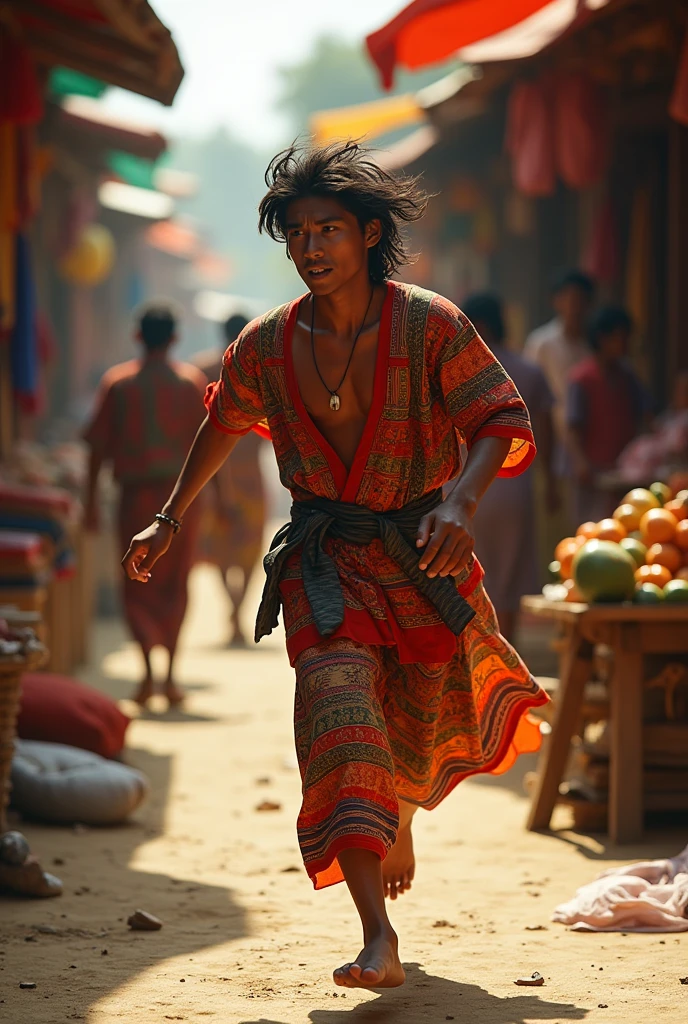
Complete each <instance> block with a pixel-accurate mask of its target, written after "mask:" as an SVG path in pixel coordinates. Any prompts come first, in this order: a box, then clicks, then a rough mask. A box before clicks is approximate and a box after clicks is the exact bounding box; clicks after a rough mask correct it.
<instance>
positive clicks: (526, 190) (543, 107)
mask: <svg viewBox="0 0 688 1024" xmlns="http://www.w3.org/2000/svg"><path fill="white" fill-rule="evenodd" d="M506 150H507V152H508V153H509V155H510V156H511V166H512V174H513V179H514V184H515V186H516V188H517V189H518V190H519V192H522V193H523V195H526V196H551V195H552V193H553V192H554V189H555V186H556V172H555V165H554V132H553V128H552V116H551V110H550V100H549V96H548V90H547V88H546V87H545V85H544V84H543V82H542V81H538V82H516V84H515V85H514V87H513V88H512V90H511V93H510V95H509V105H508V109H507V124H506Z"/></svg>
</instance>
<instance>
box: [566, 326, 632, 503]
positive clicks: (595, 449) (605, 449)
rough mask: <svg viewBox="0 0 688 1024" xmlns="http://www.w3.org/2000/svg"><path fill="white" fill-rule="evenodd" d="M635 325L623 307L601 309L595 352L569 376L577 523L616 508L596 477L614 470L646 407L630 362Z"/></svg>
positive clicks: (568, 420)
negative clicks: (628, 356) (630, 345)
mask: <svg viewBox="0 0 688 1024" xmlns="http://www.w3.org/2000/svg"><path fill="white" fill-rule="evenodd" d="M632 328H633V322H632V320H631V317H630V315H629V314H628V313H627V312H626V310H625V309H623V308H622V307H621V306H605V307H604V308H602V309H600V310H599V311H598V312H597V313H596V314H595V316H594V317H593V319H592V321H591V324H590V331H589V341H590V348H591V350H592V355H590V356H589V357H588V358H587V359H585V360H584V361H583V362H582V363H580V365H579V366H577V367H576V368H575V369H574V370H572V371H571V374H570V377H569V386H568V395H567V408H566V423H567V429H568V444H569V451H570V453H571V457H572V462H573V475H574V512H575V516H576V522H577V523H583V522H588V521H589V520H592V521H593V522H597V521H599V520H600V519H604V518H605V517H606V516H610V515H611V514H612V512H613V511H614V508H615V507H616V504H617V502H616V498H615V494H614V493H612V492H609V491H605V490H603V489H602V488H601V487H600V486H599V482H598V480H597V477H598V475H599V474H600V473H603V472H605V471H609V470H611V469H614V467H615V466H616V463H617V460H618V458H619V456H620V455H621V453H622V452H623V450H624V448H625V447H626V445H628V444H629V442H630V441H632V440H633V438H634V437H636V436H637V434H638V433H639V431H640V429H641V427H642V425H643V422H644V419H645V416H646V414H647V411H648V405H649V403H648V400H647V396H646V393H645V389H644V388H643V385H642V384H641V383H640V381H639V379H638V377H637V376H636V375H635V373H634V372H633V370H632V369H631V368H630V366H629V365H628V363H627V362H626V354H627V351H628V343H629V341H630V337H631V331H632Z"/></svg>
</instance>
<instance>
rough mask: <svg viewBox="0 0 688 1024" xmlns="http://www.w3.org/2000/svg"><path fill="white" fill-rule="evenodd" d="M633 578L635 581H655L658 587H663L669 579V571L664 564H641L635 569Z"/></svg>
mask: <svg viewBox="0 0 688 1024" xmlns="http://www.w3.org/2000/svg"><path fill="white" fill-rule="evenodd" d="M635 579H636V582H637V583H656V584H657V586H658V587H665V586H666V584H667V583H668V582H669V580H670V579H671V573H670V572H669V570H668V569H667V567H666V565H658V564H657V563H655V564H654V565H641V566H640V568H639V569H637V570H636V574H635Z"/></svg>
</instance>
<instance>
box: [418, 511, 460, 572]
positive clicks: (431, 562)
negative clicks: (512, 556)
mask: <svg viewBox="0 0 688 1024" xmlns="http://www.w3.org/2000/svg"><path fill="white" fill-rule="evenodd" d="M473 544H474V535H473V524H472V522H471V516H470V514H469V513H468V511H467V510H466V509H465V508H463V507H462V506H459V505H456V504H454V503H450V502H449V501H443V502H442V504H441V505H438V506H437V508H435V509H433V511H432V512H429V513H428V514H427V515H426V516H423V518H422V519H421V521H420V526H419V528H418V540H417V541H416V546H417V547H419V548H424V549H425V550H424V551H423V553H422V554H421V556H420V568H421V569H423V570H427V573H428V576H430V577H431V578H432V577H434V576H458V575H459V573H460V572H461V571H462V570H463V569H465V567H466V566H467V565H468V562H469V560H470V557H471V555H472V554H473Z"/></svg>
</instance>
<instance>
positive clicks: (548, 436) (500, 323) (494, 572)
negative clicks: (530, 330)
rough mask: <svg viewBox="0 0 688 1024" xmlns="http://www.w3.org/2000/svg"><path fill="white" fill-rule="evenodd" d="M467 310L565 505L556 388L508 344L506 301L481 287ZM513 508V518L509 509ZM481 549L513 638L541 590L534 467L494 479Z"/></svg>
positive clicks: (550, 488)
mask: <svg viewBox="0 0 688 1024" xmlns="http://www.w3.org/2000/svg"><path fill="white" fill-rule="evenodd" d="M462 309H463V312H464V314H465V315H466V316H467V317H468V319H469V320H470V321H471V323H472V324H473V326H474V327H475V329H476V331H477V332H478V334H479V335H480V336H481V338H482V339H483V341H484V342H485V344H486V345H488V347H489V348H490V349H491V350H492V353H493V355H494V356H495V357H496V358H497V359H498V360H499V362H500V363H501V364H502V366H503V367H504V369H505V370H506V372H507V373H508V374H509V376H510V377H511V379H512V380H513V382H514V384H515V385H516V387H517V388H518V391H519V394H520V395H521V398H522V399H523V401H524V402H525V403H526V406H527V407H528V411H529V413H530V418H531V421H532V424H533V430H534V433H535V440H536V442H537V446H538V452H539V454H540V458H541V461H542V464H543V467H544V471H545V480H546V500H547V508H548V511H550V512H551V511H556V509H557V508H558V506H559V491H558V486H557V480H556V476H555V473H554V464H553V457H552V456H553V451H554V446H553V443H552V440H553V426H552V404H553V400H552V393H551V391H550V389H549V386H548V384H547V381H546V379H545V375H544V374H543V372H542V370H540V368H539V367H538V366H535V365H533V364H532V363H529V362H528V361H527V360H526V359H524V358H523V356H522V355H519V354H518V353H517V352H512V351H511V350H510V349H508V348H507V347H506V345H505V344H504V339H505V333H506V332H505V328H504V314H503V311H502V303H501V301H500V299H499V298H498V297H497V296H496V295H492V294H490V293H489V292H480V293H475V294H474V295H470V296H469V297H468V298H467V299H465V301H464V302H463V304H462ZM505 509H508V510H509V518H508V522H507V523H505V521H504V510H505ZM473 528H474V531H475V553H476V555H477V556H478V559H479V561H480V564H481V565H482V567H483V569H484V570H485V589H486V590H487V592H488V594H489V595H490V597H491V598H492V603H493V604H494V606H495V610H496V612H497V619H498V621H499V628H500V630H501V633H502V636H504V637H506V639H507V640H509V642H510V643H511V642H513V639H514V633H515V628H516V621H517V617H518V610H519V607H520V603H521V598H522V597H523V596H524V594H535V593H537V592H538V590H539V586H538V571H537V568H538V566H537V546H536V537H535V500H534V494H533V471H532V469H527V470H526V471H525V473H521V474H520V475H519V476H517V477H513V478H511V479H509V478H498V479H496V480H494V481H493V482H492V483H491V484H490V487H489V488H488V490H487V492H486V493H485V495H484V496H483V498H482V500H481V502H480V505H479V506H478V510H477V512H476V514H475V516H474V517H473Z"/></svg>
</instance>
